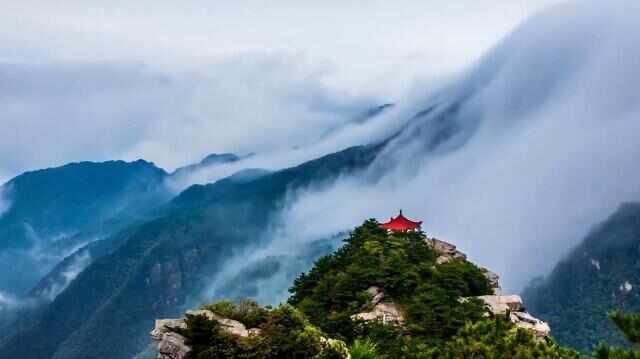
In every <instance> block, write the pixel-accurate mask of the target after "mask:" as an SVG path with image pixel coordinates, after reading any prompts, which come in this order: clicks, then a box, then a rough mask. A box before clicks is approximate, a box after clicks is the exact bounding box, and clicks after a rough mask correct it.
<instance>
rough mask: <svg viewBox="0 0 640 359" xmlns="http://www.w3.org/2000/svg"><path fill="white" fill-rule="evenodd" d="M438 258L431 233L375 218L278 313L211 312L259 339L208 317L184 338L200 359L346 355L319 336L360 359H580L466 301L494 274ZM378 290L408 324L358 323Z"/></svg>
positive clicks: (483, 290)
mask: <svg viewBox="0 0 640 359" xmlns="http://www.w3.org/2000/svg"><path fill="white" fill-rule="evenodd" d="M436 259H437V254H436V252H435V251H434V250H433V249H432V248H431V247H430V246H429V245H428V243H427V242H426V241H425V236H424V234H423V233H421V232H406V233H394V234H392V233H387V231H385V230H383V229H382V228H380V226H379V224H378V223H377V222H376V221H375V220H369V221H366V222H365V223H364V224H363V225H362V226H360V227H358V228H356V229H355V230H354V231H353V232H352V233H351V235H350V237H349V238H348V239H346V240H345V244H344V246H343V247H342V248H341V249H339V250H337V251H336V252H334V253H332V254H329V255H327V256H325V257H322V258H321V259H320V260H318V261H317V262H316V263H315V265H314V267H313V268H312V269H311V270H310V271H309V272H308V273H305V274H302V275H300V277H299V278H298V279H297V280H296V281H295V283H294V284H293V286H292V288H291V290H290V292H291V297H290V298H289V301H288V304H285V305H281V306H279V307H277V308H275V309H272V308H266V309H263V308H259V307H257V306H255V305H253V306H251V305H250V306H247V304H246V302H245V304H241V305H240V306H234V305H232V304H229V303H224V302H223V303H216V304H212V305H207V306H205V307H204V309H206V310H209V311H211V312H212V313H216V314H218V315H220V316H222V317H226V318H231V319H234V320H238V321H240V322H243V323H245V324H247V325H248V326H247V327H253V328H258V330H259V332H258V334H255V335H248V336H234V335H231V334H229V333H228V332H226V331H225V330H222V329H221V328H220V325H219V323H218V321H217V319H207V318H205V316H203V315H196V316H187V320H186V325H187V328H186V329H179V330H178V332H179V333H181V334H182V335H184V336H185V337H186V343H187V345H189V346H190V347H191V348H192V349H193V353H192V354H193V357H194V358H196V359H205V358H274V359H275V358H284V359H287V358H326V357H332V358H344V356H340V353H335V352H330V351H327V350H321V349H320V346H319V345H318V342H322V340H321V339H320V340H319V339H317V338H318V336H320V337H324V338H332V339H339V340H341V341H344V342H345V343H346V344H348V345H349V346H350V352H351V355H352V358H499V359H502V358H504V359H507V358H577V357H578V354H577V352H575V351H573V350H570V349H566V348H562V347H559V346H558V345H557V344H555V343H554V342H553V340H550V339H549V340H539V339H536V338H535V337H534V335H533V334H532V333H531V332H529V331H527V330H525V329H522V328H516V327H515V326H514V325H513V323H512V322H511V321H510V320H509V319H508V317H507V316H504V315H495V316H494V315H493V314H491V312H489V311H488V310H487V309H486V308H485V306H484V303H483V302H481V301H480V300H478V299H475V298H467V299H466V300H461V299H462V298H464V297H474V296H480V295H486V294H490V293H491V292H492V288H491V284H490V283H489V281H488V279H487V278H486V276H485V272H484V270H483V269H481V268H478V267H476V266H475V265H474V264H473V263H470V262H468V261H466V260H464V259H454V260H451V261H448V262H446V263H438V262H437V261H436ZM371 286H376V287H379V288H383V289H384V292H385V295H387V296H388V297H389V298H391V300H392V301H393V303H394V305H396V306H397V307H398V308H399V311H400V316H401V318H402V319H401V320H399V321H387V320H385V319H384V318H383V319H379V318H378V319H374V320H363V319H361V317H359V316H358V314H359V313H361V312H363V311H367V310H370V309H371V302H372V298H371V296H370V292H369V288H371ZM239 308H245V309H244V310H240V309H239ZM246 308H250V309H251V310H246ZM283 318H286V320H285V319H283ZM274 320H276V321H277V325H275V326H277V328H278V331H276V332H274V331H273V330H272V328H273V327H274ZM202 333H206V335H203V334H202ZM304 333H308V335H304ZM309 333H313V334H309ZM301 338H306V339H307V341H303V340H301ZM313 338H316V339H313ZM282 348H291V350H289V351H282ZM305 348H307V351H305V350H304V349H305Z"/></svg>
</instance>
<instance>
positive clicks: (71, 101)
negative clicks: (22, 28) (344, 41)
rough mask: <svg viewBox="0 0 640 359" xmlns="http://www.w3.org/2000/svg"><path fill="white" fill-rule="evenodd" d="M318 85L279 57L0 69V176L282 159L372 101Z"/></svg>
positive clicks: (299, 62)
mask: <svg viewBox="0 0 640 359" xmlns="http://www.w3.org/2000/svg"><path fill="white" fill-rule="evenodd" d="M325 77H326V71H325V70H324V69H323V68H322V67H321V66H314V65H311V64H309V63H307V62H306V61H305V60H304V59H303V58H301V57H293V56H289V55H285V54H246V55H237V56H230V57H227V58H221V59H211V60H210V62H208V63H206V64H199V65H191V66H181V67H175V68H171V69H158V68H155V67H152V66H147V65H142V64H136V63H50V64H39V63H29V62H15V63H14V62H2V61H0V78H2V81H1V83H0V105H1V106H0V108H1V109H0V116H1V117H2V119H3V120H2V127H3V128H2V131H0V151H1V152H2V153H3V154H4V156H2V158H1V159H0V174H2V175H3V176H7V177H9V176H14V175H18V174H19V173H21V172H23V171H26V170H32V169H38V168H45V167H51V166H57V165H62V164H65V163H68V162H70V161H81V160H91V161H102V160H111V159H124V160H136V159H139V158H144V159H146V160H150V161H154V162H155V163H156V164H157V165H158V166H161V167H163V168H165V169H167V170H169V171H171V170H173V169H175V168H176V167H180V166H184V165H188V164H191V163H195V162H198V161H200V160H201V159H202V158H204V157H205V156H206V155H208V154H210V153H216V152H218V153H219V152H233V153H238V154H246V153H250V152H255V153H258V154H266V153H275V152H277V153H281V154H282V153H284V152H287V151H289V150H290V149H291V148H292V147H295V146H301V145H303V144H307V143H313V142H315V141H317V140H318V137H319V136H321V135H322V134H323V133H325V132H326V131H328V130H330V129H333V128H336V127H340V126H342V125H343V122H344V121H347V120H349V119H350V118H354V117H357V116H358V115H359V114H360V113H362V112H364V111H366V110H367V109H369V108H371V107H373V106H375V105H377V104H378V103H379V100H377V99H374V98H371V97H368V96H360V95H354V94H350V93H347V92H345V91H342V90H339V89H337V88H334V87H331V86H328V85H325V84H324V78H325ZM62 141H64V146H61V145H60V144H61V142H62ZM34 144H37V148H46V149H47V151H35V150H34ZM305 158H306V157H305ZM214 177H215V176H214ZM199 180H202V181H207V180H208V178H207V176H204V177H202V178H201V179H200V178H199ZM189 184H191V183H185V184H184V186H188V185H189ZM184 186H179V187H180V188H178V190H179V189H182V187H184Z"/></svg>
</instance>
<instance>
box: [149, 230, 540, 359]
mask: <svg viewBox="0 0 640 359" xmlns="http://www.w3.org/2000/svg"><path fill="white" fill-rule="evenodd" d="M424 241H425V242H426V244H427V246H428V247H429V248H431V250H433V252H434V253H435V254H436V259H435V263H436V264H435V265H436V266H440V265H445V264H446V263H450V262H453V261H467V256H466V255H465V254H464V253H462V252H461V251H459V250H458V249H457V248H456V246H455V245H453V244H451V243H448V242H445V241H442V240H439V239H436V238H428V237H425V239H424ZM481 271H482V273H483V275H484V277H485V278H486V279H487V282H488V283H489V284H490V286H491V290H492V291H493V294H490V295H482V296H472V297H460V298H458V300H459V301H460V302H465V301H470V300H480V301H481V302H483V303H484V305H485V306H486V309H487V314H486V315H487V316H489V315H491V314H493V315H496V314H501V315H507V314H508V318H509V320H510V321H511V322H512V323H513V324H514V325H515V327H517V328H523V329H525V330H527V331H530V332H531V333H533V334H534V336H535V338H536V339H537V340H539V341H543V342H545V341H546V340H547V338H549V336H550V328H549V325H548V324H547V323H545V322H543V321H541V320H539V319H537V318H535V317H533V316H532V315H531V314H529V313H528V312H527V311H526V310H525V307H524V305H523V302H522V299H521V298H520V296H518V295H513V294H510V295H509V294H503V293H502V290H501V287H500V283H499V277H498V275H497V274H495V273H493V272H491V271H489V270H487V269H481ZM365 295H366V296H367V297H368V299H367V301H366V304H365V305H364V306H363V308H366V310H365V311H362V312H360V313H356V314H353V315H351V316H350V318H351V320H353V321H354V322H361V323H362V322H365V323H366V322H371V321H377V322H382V323H383V324H386V325H392V326H396V327H400V328H402V327H405V323H406V315H407V314H406V311H405V310H404V309H403V307H402V305H401V304H400V302H399V301H398V300H397V298H393V296H392V295H390V294H388V293H387V292H386V291H385V289H384V288H381V287H379V286H376V285H371V286H369V287H368V289H367V290H366V291H365ZM186 314H187V317H189V316H198V315H199V316H204V317H206V318H207V319H209V320H212V321H216V322H217V323H218V324H219V325H220V328H221V329H222V330H223V331H224V332H225V333H228V334H230V335H232V336H234V337H238V338H248V337H251V336H258V337H259V336H261V335H263V332H262V330H261V329H259V328H249V326H248V325H246V324H245V323H242V322H240V321H238V320H234V319H230V318H225V317H224V316H222V315H221V314H219V313H215V312H214V311H212V310H208V309H207V310H195V311H188V312H187V313H186ZM186 326H187V325H186V323H185V318H181V319H159V320H156V323H155V328H154V329H153V331H152V332H151V337H152V338H153V340H154V341H155V342H156V343H157V351H158V354H157V358H158V359H188V358H190V357H191V353H192V349H191V348H190V347H189V346H188V345H186V339H185V337H184V336H182V335H181V334H179V333H178V332H180V329H184V328H186ZM323 341H324V342H326V343H327V345H330V344H329V343H332V345H335V343H337V342H339V341H334V340H332V339H327V338H324V337H323ZM340 343H341V342H340ZM339 345H341V344H339ZM344 357H345V358H348V357H349V355H348V353H346V354H345V356H344Z"/></svg>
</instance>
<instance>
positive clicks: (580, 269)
mask: <svg viewBox="0 0 640 359" xmlns="http://www.w3.org/2000/svg"><path fill="white" fill-rule="evenodd" d="M523 297H524V299H525V300H526V302H527V304H528V308H529V310H530V311H531V312H532V313H534V314H535V315H537V316H539V317H540V318H542V319H544V320H547V321H549V324H550V325H551V327H552V328H553V331H554V335H555V337H556V339H557V340H558V341H559V342H560V343H562V344H565V345H570V346H572V347H575V348H578V349H581V350H585V351H587V350H590V349H591V348H592V347H593V346H594V345H596V344H597V343H598V342H599V341H602V340H605V341H607V342H609V343H614V344H616V345H627V344H626V342H625V340H624V338H623V337H622V335H621V334H620V332H619V331H618V330H617V329H616V327H615V325H614V324H613V323H611V321H610V320H609V318H608V317H607V312H608V311H611V310H613V309H623V310H626V311H631V312H640V203H628V204H625V205H623V206H621V207H620V208H619V209H618V210H617V211H616V212H615V213H614V214H613V215H611V216H610V217H609V218H608V219H607V220H606V221H604V222H603V223H602V224H600V225H599V226H598V227H597V228H595V229H594V230H593V231H592V232H591V234H589V235H588V236H587V237H586V238H585V239H584V241H583V242H582V243H581V244H580V245H579V246H578V247H577V248H576V249H575V250H573V251H572V252H571V254H570V255H568V256H567V257H566V258H565V259H564V260H563V261H561V262H560V263H559V264H558V265H557V266H556V267H555V269H554V270H553V272H552V273H551V274H550V275H549V276H548V277H547V278H545V279H539V280H537V281H536V282H534V283H533V284H532V285H531V286H530V287H529V288H527V289H526V290H525V291H524V293H523Z"/></svg>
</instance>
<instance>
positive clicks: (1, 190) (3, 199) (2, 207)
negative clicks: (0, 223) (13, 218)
mask: <svg viewBox="0 0 640 359" xmlns="http://www.w3.org/2000/svg"><path fill="white" fill-rule="evenodd" d="M10 207H11V200H10V199H9V196H8V189H7V188H6V187H5V186H0V217H2V216H3V215H4V214H5V213H7V211H8V210H9V208H10Z"/></svg>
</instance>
